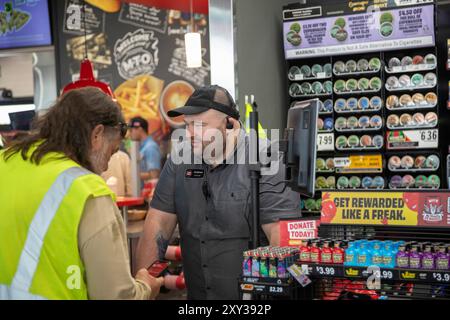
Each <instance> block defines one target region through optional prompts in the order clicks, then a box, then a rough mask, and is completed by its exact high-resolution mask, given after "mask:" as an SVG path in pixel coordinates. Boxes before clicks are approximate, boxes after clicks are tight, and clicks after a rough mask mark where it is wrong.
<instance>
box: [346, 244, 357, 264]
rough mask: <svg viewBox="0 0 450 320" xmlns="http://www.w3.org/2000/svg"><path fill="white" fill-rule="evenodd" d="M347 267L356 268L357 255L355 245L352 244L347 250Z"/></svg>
mask: <svg viewBox="0 0 450 320" xmlns="http://www.w3.org/2000/svg"><path fill="white" fill-rule="evenodd" d="M344 265H345V266H350V267H354V266H356V254H355V243H354V242H350V243H349V244H348V247H347V249H346V250H345V262H344Z"/></svg>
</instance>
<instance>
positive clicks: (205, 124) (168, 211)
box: [137, 86, 300, 300]
mask: <svg viewBox="0 0 450 320" xmlns="http://www.w3.org/2000/svg"><path fill="white" fill-rule="evenodd" d="M168 115H169V116H171V117H175V116H180V115H184V123H185V125H186V137H187V138H188V139H190V140H191V146H192V151H193V153H194V154H197V155H199V154H201V155H202V160H203V162H200V163H197V164H196V163H193V164H192V163H181V164H179V162H178V161H175V158H174V156H175V155H174V153H173V152H172V154H171V155H172V156H171V158H169V159H168V160H167V161H166V164H165V165H164V168H163V170H162V172H161V177H160V179H159V182H158V185H157V187H156V190H155V193H154V195H153V199H152V201H151V203H150V207H151V208H150V210H149V212H148V214H147V218H146V221H145V229H144V236H143V238H141V240H140V241H139V245H138V260H137V265H138V267H139V268H140V267H147V266H149V265H151V264H152V263H153V262H154V261H155V260H158V259H159V260H163V259H164V256H165V252H166V249H167V246H168V243H169V239H170V238H171V236H172V233H173V231H174V229H175V226H176V224H177V222H178V223H179V227H180V228H179V229H180V240H181V241H180V244H181V250H182V253H183V268H184V276H185V280H186V286H187V290H188V298H189V299H203V300H204V299H224V300H230V299H238V298H239V292H238V282H237V281H238V278H239V276H240V275H241V273H242V254H243V252H244V251H245V250H247V249H248V241H249V240H250V235H251V230H250V223H249V221H251V216H250V212H251V201H250V177H249V167H248V165H247V163H246V161H245V159H246V157H245V154H248V150H249V147H248V139H246V134H245V131H244V130H242V129H241V123H240V122H239V112H238V111H237V107H236V104H235V103H234V101H233V98H232V97H231V95H230V94H229V93H228V92H227V90H225V89H224V88H222V87H219V86H206V87H202V88H199V89H197V90H195V92H194V93H193V94H192V96H191V97H190V98H189V99H188V101H187V102H186V104H185V106H183V107H180V108H177V109H174V110H172V111H170V112H168ZM208 130H212V131H213V132H219V133H221V134H223V136H224V138H223V139H222V138H221V137H218V136H215V137H214V139H211V135H210V134H209V133H208ZM211 147H214V148H211ZM208 149H213V150H215V151H216V152H213V153H211V154H207V152H204V153H201V151H202V150H205V151H206V150H208ZM241 150H245V152H243V153H242V152H240V151H241ZM224 159H225V160H226V161H224ZM230 159H234V161H229V160H230ZM283 180H285V176H284V167H283V166H282V164H280V167H279V170H278V171H277V172H276V173H275V174H272V175H271V176H269V175H263V176H262V177H261V187H260V221H261V227H262V230H263V231H264V234H265V235H266V236H267V238H268V243H266V244H269V243H270V244H271V245H278V243H279V227H278V221H279V220H280V219H281V218H286V219H296V218H299V217H300V212H299V209H298V207H299V203H300V197H299V195H298V194H297V193H295V192H293V191H292V190H291V189H289V188H288V187H286V186H283ZM273 186H277V187H275V188H274V187H273ZM272 189H274V190H272Z"/></svg>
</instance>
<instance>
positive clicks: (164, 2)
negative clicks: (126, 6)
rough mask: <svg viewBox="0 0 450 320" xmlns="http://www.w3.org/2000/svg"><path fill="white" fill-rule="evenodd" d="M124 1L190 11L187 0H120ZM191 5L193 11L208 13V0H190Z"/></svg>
mask: <svg viewBox="0 0 450 320" xmlns="http://www.w3.org/2000/svg"><path fill="white" fill-rule="evenodd" d="M122 1H124V2H129V3H130V2H132V3H139V4H144V5H146V6H151V7H158V8H161V9H173V10H180V11H184V12H190V11H191V8H190V1H189V0H122ZM192 6H193V10H194V12H195V13H202V14H208V0H192Z"/></svg>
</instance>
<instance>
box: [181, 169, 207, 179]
mask: <svg viewBox="0 0 450 320" xmlns="http://www.w3.org/2000/svg"><path fill="white" fill-rule="evenodd" d="M204 175H205V170H203V169H187V170H186V172H185V173H184V176H185V177H186V178H203V176H204Z"/></svg>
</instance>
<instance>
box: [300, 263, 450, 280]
mask: <svg viewBox="0 0 450 320" xmlns="http://www.w3.org/2000/svg"><path fill="white" fill-rule="evenodd" d="M297 264H298V265H300V266H302V268H303V270H305V271H306V270H307V271H308V275H310V276H311V277H336V278H348V279H366V278H368V277H370V276H371V275H374V274H375V275H376V276H379V278H380V280H381V281H383V280H392V281H407V282H422V283H427V284H430V283H432V284H450V270H423V269H420V270H419V269H400V268H379V270H378V271H376V273H374V272H375V271H374V272H372V273H370V272H369V270H368V268H367V267H353V266H343V265H336V264H311V263H303V262H301V261H298V262H297Z"/></svg>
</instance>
